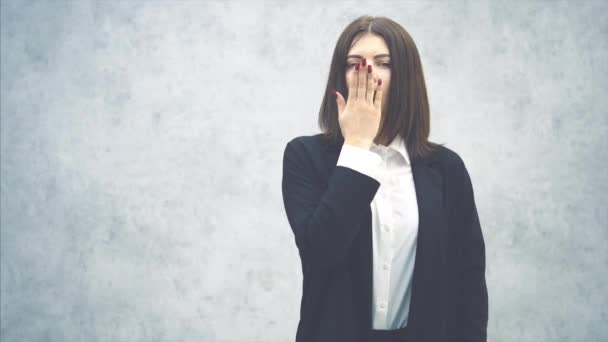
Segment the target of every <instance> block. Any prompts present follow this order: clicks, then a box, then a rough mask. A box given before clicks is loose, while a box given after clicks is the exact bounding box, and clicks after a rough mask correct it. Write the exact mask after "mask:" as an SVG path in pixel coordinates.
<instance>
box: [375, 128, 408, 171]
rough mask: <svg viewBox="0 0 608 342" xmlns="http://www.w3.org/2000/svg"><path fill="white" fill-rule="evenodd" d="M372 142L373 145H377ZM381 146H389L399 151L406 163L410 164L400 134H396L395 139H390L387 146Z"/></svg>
mask: <svg viewBox="0 0 608 342" xmlns="http://www.w3.org/2000/svg"><path fill="white" fill-rule="evenodd" d="M373 144H374V146H376V147H379V145H378V144H376V143H373ZM382 147H383V148H387V147H390V148H392V149H394V150H396V151H397V152H399V153H401V155H402V156H403V158H404V159H405V161H406V162H407V164H408V165H410V156H409V154H408V153H407V149H406V148H405V143H404V141H403V138H401V136H400V135H399V134H397V136H396V137H395V139H393V141H391V142H390V144H388V146H382Z"/></svg>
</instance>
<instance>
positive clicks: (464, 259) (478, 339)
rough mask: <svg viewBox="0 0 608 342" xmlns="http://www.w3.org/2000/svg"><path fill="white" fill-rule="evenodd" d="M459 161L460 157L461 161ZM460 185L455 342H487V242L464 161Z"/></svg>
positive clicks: (461, 168) (457, 215)
mask: <svg viewBox="0 0 608 342" xmlns="http://www.w3.org/2000/svg"><path fill="white" fill-rule="evenodd" d="M459 159H460V158H459ZM458 164H459V165H458V170H459V171H458V174H459V176H460V177H459V179H460V182H461V188H460V189H461V192H460V195H461V197H460V200H459V201H458V203H457V204H456V210H455V214H456V221H457V222H458V224H459V227H458V228H459V229H458V231H457V232H456V234H457V235H458V236H459V240H458V255H459V258H458V263H457V270H458V271H457V286H458V288H457V292H456V293H457V294H458V296H457V298H456V303H457V304H456V305H457V307H456V310H455V312H456V313H457V314H456V315H455V317H456V319H455V320H456V321H455V322H454V324H455V327H456V331H457V334H456V336H451V337H452V338H451V339H450V341H453V342H486V340H487V325H488V290H487V286H486V279H485V267H486V258H485V243H484V238H483V234H482V231H481V225H480V223H479V216H478V214H477V208H476V205H475V196H474V192H473V186H472V184H471V177H470V176H469V173H468V171H467V168H466V166H465V165H464V162H463V161H462V159H460V160H459V163H458Z"/></svg>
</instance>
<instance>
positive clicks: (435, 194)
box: [282, 134, 488, 342]
mask: <svg viewBox="0 0 608 342" xmlns="http://www.w3.org/2000/svg"><path fill="white" fill-rule="evenodd" d="M341 146H342V143H340V144H335V143H329V142H327V141H326V140H323V139H322V137H321V134H316V135H311V136H299V137H296V138H294V139H292V140H291V141H289V142H288V143H287V146H286V148H285V151H284V156H283V178H282V192H283V201H284V205H285V211H286V213H287V218H288V220H289V224H290V226H291V229H292V231H293V233H294V236H295V243H296V245H297V247H298V251H299V254H300V259H301V262H302V273H303V282H304V283H303V293H302V301H301V309H300V321H299V324H298V329H297V334H296V342H353V341H356V340H357V338H359V337H361V336H363V335H365V334H366V333H367V332H368V331H369V330H370V329H371V328H372V327H371V322H372V317H371V312H372V307H371V304H372V291H373V288H372V280H373V279H372V276H373V273H372V265H373V264H372V231H371V227H372V223H371V208H370V203H371V201H372V199H373V198H374V195H375V194H376V191H377V190H378V188H379V187H380V183H379V182H378V181H377V180H375V179H374V178H371V177H369V176H367V175H365V174H362V173H359V172H357V171H355V170H353V169H350V168H347V167H343V166H336V163H337V159H338V156H339V153H340V150H341ZM411 162H412V164H411V166H412V174H413V177H414V184H415V188H416V197H417V201H418V210H419V228H418V240H417V249H416V260H415V266H414V276H413V277H414V278H413V289H412V301H411V305H410V309H409V310H410V311H409V319H408V328H410V329H411V331H412V332H413V334H414V336H415V339H414V340H415V341H416V342H425V341H429V342H430V341H435V342H482V341H484V342H485V341H486V329H487V321H488V293H487V288H486V282H485V246H484V240H483V235H482V231H481V227H480V224H479V218H478V215H477V209H476V206H475V200H474V195H473V188H472V185H471V180H470V177H469V174H468V172H467V170H466V167H465V165H464V163H463V161H462V159H461V158H460V157H459V156H458V154H456V153H455V152H454V151H452V150H450V149H448V148H447V147H445V146H441V148H440V150H439V151H438V152H436V153H434V154H433V155H432V156H430V157H428V158H426V159H420V160H415V159H412V161H411Z"/></svg>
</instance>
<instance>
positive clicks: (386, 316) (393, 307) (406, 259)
mask: <svg viewBox="0 0 608 342" xmlns="http://www.w3.org/2000/svg"><path fill="white" fill-rule="evenodd" d="M337 165H340V166H345V167H349V168H351V169H353V170H356V171H359V172H361V173H363V174H366V175H368V176H370V177H373V178H374V179H376V180H377V181H378V182H380V188H379V189H378V192H377V193H376V195H375V197H374V199H373V200H372V202H371V204H370V206H371V210H372V232H373V234H372V236H373V260H374V261H373V272H374V274H373V296H372V300H373V303H372V320H373V322H372V328H373V329H377V330H381V329H398V328H402V327H405V326H407V321H408V313H409V306H410V300H411V292H412V275H413V273H414V261H415V257H416V240H417V237H418V202H417V200H416V189H415V187H414V179H413V176H412V169H411V167H410V158H409V155H408V153H407V150H406V148H405V145H404V142H403V139H402V138H401V137H400V136H397V137H396V138H395V139H394V140H393V141H392V142H391V143H390V144H389V145H388V146H384V145H377V144H375V143H374V144H372V146H371V147H370V149H369V150H366V149H364V148H360V147H357V146H353V145H348V144H344V145H343V146H342V150H341V152H340V156H339V158H338V162H337Z"/></svg>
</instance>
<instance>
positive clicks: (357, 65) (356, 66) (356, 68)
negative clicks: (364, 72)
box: [355, 63, 359, 71]
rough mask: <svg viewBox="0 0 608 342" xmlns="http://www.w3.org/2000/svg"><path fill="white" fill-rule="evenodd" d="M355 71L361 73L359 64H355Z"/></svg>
mask: <svg viewBox="0 0 608 342" xmlns="http://www.w3.org/2000/svg"><path fill="white" fill-rule="evenodd" d="M355 70H357V71H359V63H357V64H355Z"/></svg>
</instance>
